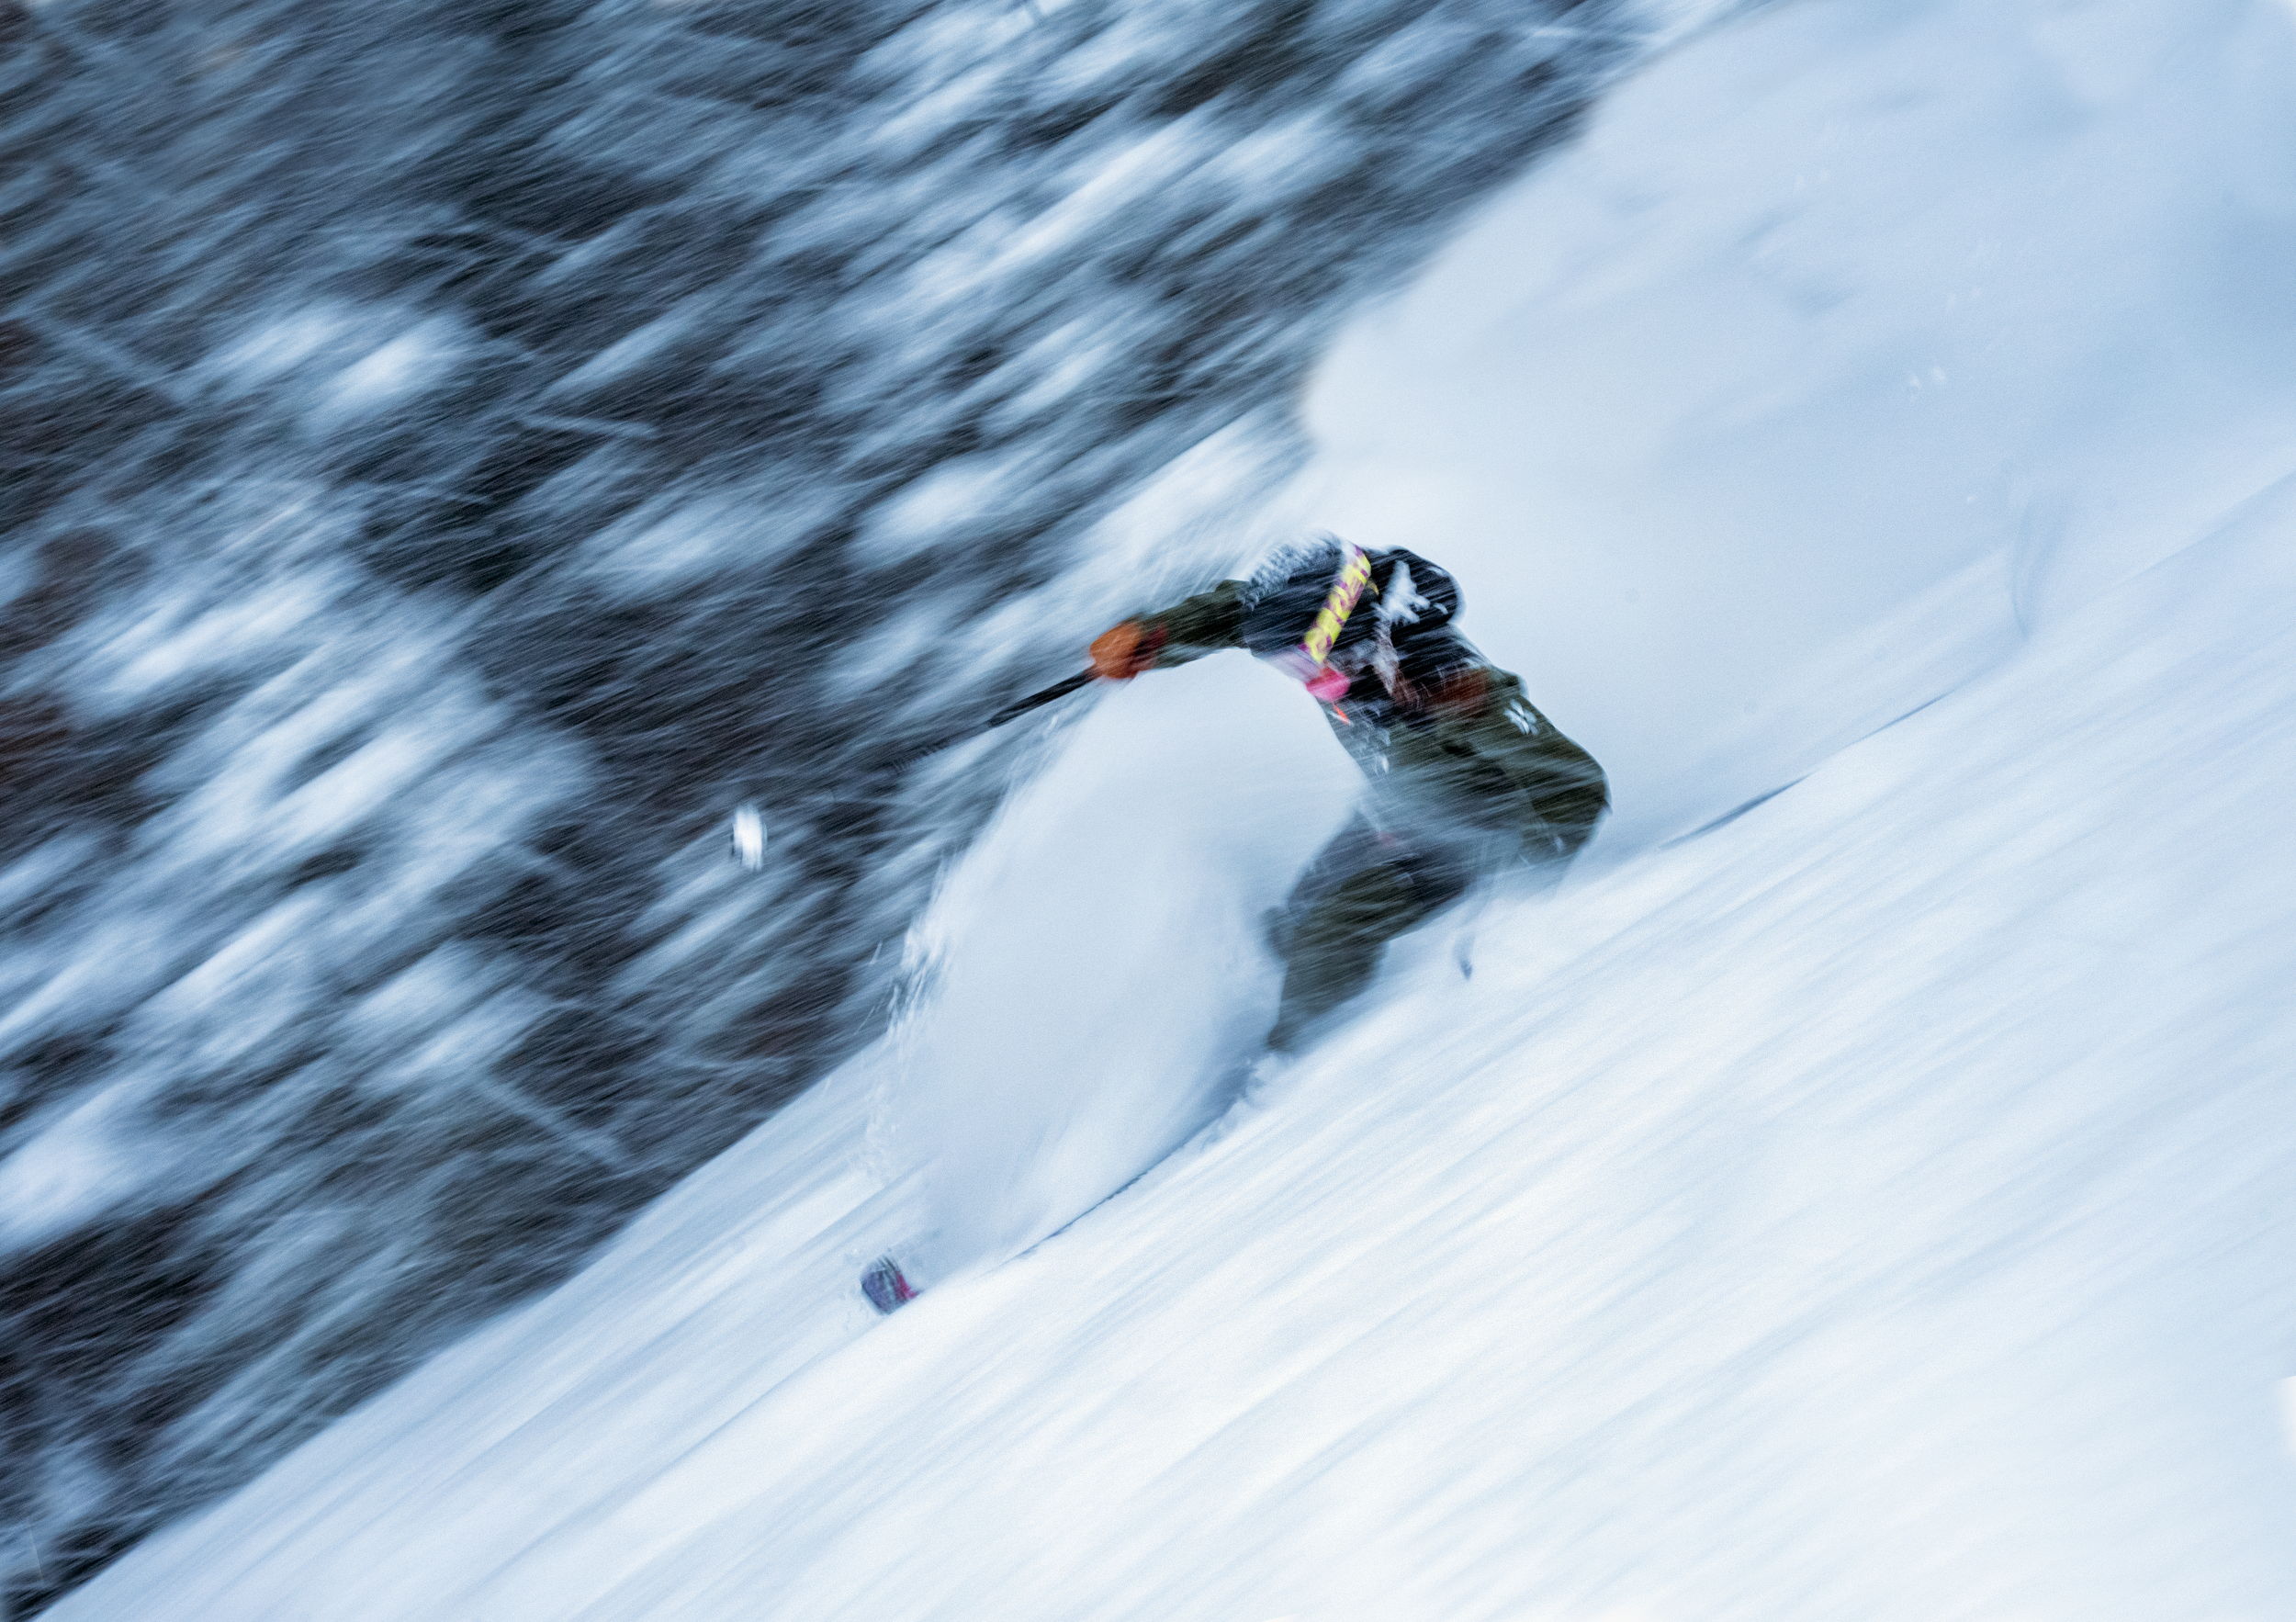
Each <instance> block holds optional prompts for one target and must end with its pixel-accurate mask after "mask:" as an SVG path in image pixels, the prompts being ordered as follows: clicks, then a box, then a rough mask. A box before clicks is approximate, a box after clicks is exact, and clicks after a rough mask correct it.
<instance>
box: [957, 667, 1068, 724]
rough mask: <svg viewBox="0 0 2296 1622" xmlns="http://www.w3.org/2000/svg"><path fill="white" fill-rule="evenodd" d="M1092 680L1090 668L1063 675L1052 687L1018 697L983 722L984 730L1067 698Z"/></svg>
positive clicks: (1017, 718)
mask: <svg viewBox="0 0 2296 1622" xmlns="http://www.w3.org/2000/svg"><path fill="white" fill-rule="evenodd" d="M1091 680H1092V672H1091V671H1090V670H1078V671H1077V672H1076V673H1075V675H1073V676H1063V677H1062V678H1061V679H1060V680H1059V681H1055V682H1053V683H1052V685H1051V686H1050V687H1041V688H1039V689H1037V691H1036V692H1034V693H1030V694H1029V696H1028V697H1026V698H1016V699H1014V700H1013V701H1012V703H1010V704H1007V705H1006V706H1005V707H1004V708H1003V709H1001V710H998V711H997V712H996V714H995V715H991V716H990V717H989V718H988V719H987V720H986V721H985V722H983V723H982V724H981V730H982V731H983V732H994V731H995V730H996V728H997V727H1002V726H1003V725H1004V724H1005V723H1006V722H1007V721H1017V720H1019V718H1020V717H1021V716H1023V715H1027V714H1028V713H1029V712H1030V710H1036V709H1042V708H1043V707H1044V706H1045V705H1046V704H1051V703H1052V701H1053V700H1054V699H1056V698H1066V697H1067V696H1068V695H1069V694H1070V693H1074V692H1075V691H1076V689H1078V688H1079V687H1082V686H1084V685H1085V684H1086V682H1088V681H1091Z"/></svg>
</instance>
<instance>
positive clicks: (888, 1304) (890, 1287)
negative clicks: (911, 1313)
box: [861, 1256, 917, 1313]
mask: <svg viewBox="0 0 2296 1622" xmlns="http://www.w3.org/2000/svg"><path fill="white" fill-rule="evenodd" d="M861 1293H862V1294H863V1295H865V1296H867V1297H868V1298H869V1304H870V1305H871V1306H872V1307H874V1308H876V1309H877V1311H878V1312H887V1313H890V1312H895V1311H897V1310H898V1309H899V1308H901V1307H903V1306H905V1305H906V1304H907V1303H908V1302H910V1301H915V1300H916V1299H917V1290H916V1289H915V1287H914V1286H912V1285H911V1284H910V1283H909V1281H908V1278H907V1276H906V1274H904V1273H903V1272H902V1271H901V1264H900V1263H899V1262H896V1261H895V1260H894V1259H893V1258H892V1257H891V1256H879V1257H878V1258H877V1259H876V1260H875V1261H874V1262H873V1263H872V1264H871V1265H870V1268H869V1271H867V1272H866V1273H863V1274H862V1275H861Z"/></svg>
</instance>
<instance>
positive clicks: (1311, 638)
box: [1300, 543, 1371, 670]
mask: <svg viewBox="0 0 2296 1622" xmlns="http://www.w3.org/2000/svg"><path fill="white" fill-rule="evenodd" d="M1370 582H1371V554H1370V553H1368V552H1367V551H1365V550H1364V549H1363V548H1362V547H1361V546H1356V545H1354V544H1353V543H1350V544H1349V546H1348V547H1347V561H1346V562H1345V563H1344V564H1342V565H1341V566H1340V570H1339V578H1338V579H1337V580H1334V581H1333V582H1332V589H1331V592H1330V594H1329V595H1328V596H1326V597H1325V598H1324V599H1323V606H1322V607H1321V608H1319V609H1317V610H1316V611H1315V624H1314V625H1312V626H1311V627H1310V629H1309V631H1308V635H1307V640H1306V641H1304V642H1302V643H1300V652H1301V653H1304V654H1306V655H1307V656H1308V662H1309V663H1310V664H1311V665H1313V666H1314V667H1316V668H1317V669H1318V670H1321V669H1322V666H1323V662H1324V660H1326V659H1330V658H1331V656H1332V644H1333V643H1334V642H1336V641H1338V640H1339V630H1340V627H1341V626H1342V625H1345V624H1346V623H1347V616H1348V615H1349V614H1353V613H1355V611H1356V603H1358V602H1360V601H1361V600H1362V598H1363V589H1364V587H1366V586H1367V585H1368V584H1370Z"/></svg>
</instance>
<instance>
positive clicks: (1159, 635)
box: [1092, 620, 1164, 681]
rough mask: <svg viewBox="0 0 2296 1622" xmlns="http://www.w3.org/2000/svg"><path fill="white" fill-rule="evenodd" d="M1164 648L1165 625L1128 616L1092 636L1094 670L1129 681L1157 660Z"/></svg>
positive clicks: (1108, 678)
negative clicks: (1146, 622) (1143, 623)
mask: <svg viewBox="0 0 2296 1622" xmlns="http://www.w3.org/2000/svg"><path fill="white" fill-rule="evenodd" d="M1163 651H1164V627H1163V626H1162V625H1142V624H1141V623H1140V621H1138V620H1126V621H1125V622H1124V623H1123V624H1122V625H1111V626H1109V629H1107V630H1105V631H1103V632H1101V633H1100V634H1099V635H1098V636H1095V637H1094V638H1093V639H1092V673H1093V674H1094V675H1096V676H1098V677H1100V678H1101V679H1102V680H1103V681H1131V679H1132V678H1133V677H1134V676H1137V675H1139V674H1140V673H1141V672H1142V670H1146V669H1148V667H1149V666H1151V665H1153V664H1154V663H1155V662H1156V655H1158V654H1159V653H1162V652H1163Z"/></svg>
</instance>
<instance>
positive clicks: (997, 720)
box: [733, 670, 1093, 873]
mask: <svg viewBox="0 0 2296 1622" xmlns="http://www.w3.org/2000/svg"><path fill="white" fill-rule="evenodd" d="M1092 680H1093V672H1091V671H1090V670H1078V671H1077V672H1076V673H1075V675H1073V676H1063V677H1062V678H1061V679H1060V680H1059V681H1055V682H1053V683H1052V685H1051V686H1050V687H1040V688H1038V689H1037V690H1036V691H1035V692H1034V693H1030V694H1029V695H1028V696H1027V697H1026V698H1016V699H1014V700H1013V701H1012V703H1010V704H1007V705H1006V706H1005V707H1004V708H1003V709H1001V710H998V711H997V712H996V714H995V715H991V716H990V717H989V718H988V719H987V720H985V721H984V722H982V723H981V725H980V726H979V727H977V728H976V729H974V731H973V732H970V733H968V734H966V737H967V738H978V737H979V736H980V735H981V734H982V733H984V732H994V731H996V728H997V727H1002V726H1003V725H1004V724H1005V723H1006V722H1007V721H1017V720H1019V718H1020V717H1021V716H1023V715H1027V714H1028V713H1029V712H1030V710H1038V709H1042V708H1043V707H1044V706H1045V705H1046V704H1051V703H1052V702H1053V701H1054V700H1055V699H1063V698H1066V697H1067V696H1068V695H1069V694H1070V693H1074V692H1075V691H1076V690H1077V689H1078V688H1080V687H1085V686H1087V685H1089V684H1090V683H1091V681H1092ZM963 741H964V738H952V739H951V740H950V742H948V743H937V744H935V745H934V746H933V747H932V748H931V749H920V750H918V751H917V753H916V754H914V755H911V756H910V757H909V758H908V760H904V761H902V762H901V764H902V765H905V766H906V765H909V764H911V763H913V762H915V761H917V760H923V759H924V758H925V757H926V756H927V755H937V754H939V753H940V751H941V750H942V749H950V748H952V747H954V745H956V744H959V743H962V742H963ZM733 837H734V860H735V861H737V862H740V863H741V865H742V866H744V867H746V868H748V870H749V871H750V872H751V873H756V872H757V871H758V870H759V869H760V868H762V867H763V866H764V865H765V814H764V813H763V812H762V811H760V810H759V809H758V805H757V803H756V802H755V801H754V800H744V801H743V802H742V803H741V804H740V805H737V806H735V807H734V820H733Z"/></svg>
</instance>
